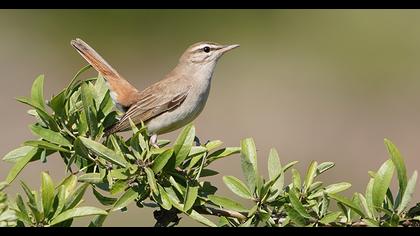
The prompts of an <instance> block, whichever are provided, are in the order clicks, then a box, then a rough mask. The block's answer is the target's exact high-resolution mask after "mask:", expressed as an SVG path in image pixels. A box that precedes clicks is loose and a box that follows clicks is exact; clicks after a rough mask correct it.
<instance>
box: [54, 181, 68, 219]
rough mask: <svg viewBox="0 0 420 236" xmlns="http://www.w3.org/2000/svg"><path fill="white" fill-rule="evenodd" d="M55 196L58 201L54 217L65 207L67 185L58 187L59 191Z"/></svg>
mask: <svg viewBox="0 0 420 236" xmlns="http://www.w3.org/2000/svg"><path fill="white" fill-rule="evenodd" d="M55 197H56V200H57V202H58V203H57V205H56V206H55V205H54V209H53V210H54V215H53V217H52V218H55V217H56V216H58V214H60V213H61V211H62V210H63V209H64V204H65V202H66V187H65V186H64V185H61V186H59V187H58V193H57V195H56V196H55Z"/></svg>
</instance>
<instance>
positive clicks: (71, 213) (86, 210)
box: [50, 206, 108, 225]
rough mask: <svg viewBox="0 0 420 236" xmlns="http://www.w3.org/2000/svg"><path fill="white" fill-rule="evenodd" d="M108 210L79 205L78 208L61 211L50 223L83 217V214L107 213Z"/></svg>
mask: <svg viewBox="0 0 420 236" xmlns="http://www.w3.org/2000/svg"><path fill="white" fill-rule="evenodd" d="M107 214H108V212H106V211H104V210H102V209H99V208H96V207H88V206H87V207H77V208H72V209H69V210H67V211H64V212H63V213H61V214H60V215H58V216H57V217H55V218H54V219H53V220H52V221H51V222H50V225H55V224H58V223H61V222H63V221H66V220H68V219H73V218H77V217H82V216H91V215H107Z"/></svg>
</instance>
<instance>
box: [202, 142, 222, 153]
mask: <svg viewBox="0 0 420 236" xmlns="http://www.w3.org/2000/svg"><path fill="white" fill-rule="evenodd" d="M222 144H223V142H222V141H220V140H213V141H210V142H208V143H206V148H207V151H211V150H213V149H215V148H217V147H219V146H220V145H222Z"/></svg>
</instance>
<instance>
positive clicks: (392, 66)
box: [0, 10, 420, 226]
mask: <svg viewBox="0 0 420 236" xmlns="http://www.w3.org/2000/svg"><path fill="white" fill-rule="evenodd" d="M419 23H420V10H0V32H1V37H0V72H1V80H0V81H1V83H2V85H1V86H0V108H1V109H2V111H3V112H2V118H1V122H0V130H1V131H2V133H3V135H2V138H1V139H2V140H1V142H0V156H3V155H4V154H6V153H7V152H9V151H10V150H12V149H14V148H16V147H18V146H19V145H21V144H22V143H23V142H24V141H25V140H28V139H32V138H34V137H33V136H32V134H31V133H30V131H29V129H28V127H27V126H28V125H29V124H31V123H33V122H34V120H33V119H32V117H30V116H29V115H28V114H27V113H26V111H27V110H28V107H26V106H24V105H22V104H20V103H18V102H16V101H15V100H14V98H15V97H18V96H28V95H29V94H30V88H31V85H32V82H33V80H34V79H35V77H36V76H37V75H39V74H45V76H46V80H45V92H44V94H45V96H46V98H50V96H51V95H53V94H56V93H58V92H59V91H60V90H61V89H62V88H64V87H65V86H66V85H67V84H68V83H69V81H70V80H71V78H72V76H73V75H74V74H75V73H76V72H77V71H78V70H79V69H80V68H81V67H82V66H84V65H86V62H85V61H84V60H83V58H81V57H80V56H79V54H78V53H77V52H76V51H75V50H74V49H73V48H72V47H71V46H70V40H71V39H73V38H76V37H80V38H82V39H83V40H85V41H86V42H88V43H89V44H90V45H91V46H92V47H94V48H95V49H96V50H97V51H98V52H99V53H100V54H101V55H102V56H103V57H104V58H105V59H106V60H107V61H108V62H109V63H110V64H111V65H113V66H114V68H116V69H117V70H118V71H119V72H120V73H121V74H122V75H123V76H124V77H126V78H127V79H128V80H129V81H130V82H131V83H132V84H133V85H135V86H136V87H137V88H139V89H142V88H145V87H146V86H148V85H150V84H152V83H153V82H156V81H158V80H160V79H162V78H163V76H164V75H165V74H166V73H167V72H169V71H170V70H171V69H172V68H173V67H174V66H175V65H176V63H177V60H178V57H179V56H180V55H181V54H182V52H183V51H184V50H185V49H186V48H187V47H188V46H189V45H190V44H192V43H195V42H198V41H203V40H209V41H215V42H220V43H226V44H229V43H232V44H233V43H238V44H240V45H241V47H240V48H239V49H236V50H234V51H232V52H230V53H228V54H226V55H225V56H224V57H223V58H222V59H221V60H220V61H219V63H218V66H217V68H216V72H215V75H214V78H213V82H212V89H211V93H210V97H209V100H208V102H207V105H206V108H205V109H204V111H203V112H202V113H201V115H200V116H199V117H198V118H197V119H196V120H195V122H194V123H195V125H196V131H197V134H198V136H199V137H200V139H201V141H202V142H205V141H207V140H213V139H220V140H222V141H223V142H224V145H226V146H238V145H239V142H240V140H241V139H243V138H246V137H253V138H254V139H255V142H256V145H257V149H258V161H259V163H258V164H259V169H260V171H261V172H262V173H263V174H264V175H265V176H266V174H267V155H268V152H269V150H270V148H271V147H274V148H276V149H277V150H278V152H279V154H280V157H281V160H282V163H288V162H290V161H293V160H298V161H299V164H298V165H297V168H298V170H300V171H301V172H305V171H306V168H307V166H308V164H309V163H310V161H311V160H317V161H318V162H322V161H333V162H335V163H336V167H335V168H333V169H332V170H330V171H328V172H327V173H326V174H324V175H323V176H322V178H321V180H322V181H325V182H326V184H331V183H334V182H338V181H347V182H350V183H352V184H353V186H352V188H351V189H350V190H347V191H346V192H345V193H346V194H347V195H349V194H351V193H352V192H355V191H358V192H364V190H365V187H366V184H367V182H368V180H369V176H368V174H367V172H368V171H369V170H377V169H378V168H379V166H380V165H381V164H382V163H383V162H384V161H385V160H386V159H387V158H388V154H387V151H386V148H385V146H384V144H383V139H384V138H389V139H390V140H392V141H393V142H394V143H395V144H396V145H397V147H398V148H399V149H400V151H401V153H402V154H403V156H404V157H405V160H406V164H407V166H408V173H409V175H410V176H411V174H412V172H413V171H414V170H416V169H417V170H420V159H419V155H420V92H419V91H420V66H419V65H420V27H418V25H419ZM89 73H90V75H95V73H94V72H93V71H90V72H89ZM85 76H86V77H87V76H88V75H85ZM178 133H179V131H175V132H173V133H171V134H168V135H163V136H161V138H169V139H172V140H174V138H175V137H176V136H177V135H178ZM54 157H58V156H51V157H50V158H49V159H48V162H47V163H45V164H42V163H40V162H36V163H33V164H31V165H29V167H28V168H26V169H24V171H23V172H22V173H21V175H20V176H19V177H18V179H23V180H24V181H26V182H27V183H28V184H29V185H30V186H31V187H32V188H39V186H40V178H41V177H40V171H43V170H48V171H49V172H50V174H51V175H52V176H53V178H54V180H55V181H57V182H58V181H59V180H60V179H61V178H63V177H64V176H65V173H64V164H63V163H62V161H61V160H60V159H59V158H54ZM10 167H11V165H10V164H8V163H5V162H1V163H0V179H5V177H6V175H7V172H8V170H9V169H10ZM213 169H216V170H218V171H220V175H218V176H216V177H212V178H209V179H210V180H211V181H214V183H215V184H216V185H217V186H218V187H219V191H220V192H219V194H221V195H229V196H233V194H232V193H230V192H229V190H228V189H227V188H226V187H225V186H224V184H223V182H222V176H223V175H235V176H237V177H240V178H241V179H243V176H242V173H241V168H240V158H239V156H238V155H236V156H233V157H231V158H227V159H224V160H223V161H219V162H216V163H215V164H214V166H213ZM394 178H396V176H395V175H394ZM395 182H396V179H394V183H395ZM18 185H19V184H18V181H16V182H14V184H13V185H12V186H11V187H10V188H8V192H9V193H10V194H11V195H12V196H14V195H15V193H17V192H21V189H20V187H19V186H18ZM395 186H396V185H394V187H395ZM85 199H86V202H87V203H88V204H91V205H95V204H96V205H97V203H96V200H95V199H93V198H92V194H91V193H90V192H89V191H88V195H86V197H85ZM414 199H416V200H417V202H418V201H419V199H420V187H419V186H418V187H417V191H416V193H415V196H414ZM238 200H239V199H238ZM412 205H414V202H412ZM152 211H153V210H152V209H144V208H143V209H140V208H137V207H136V206H135V204H131V205H130V206H129V207H128V211H127V212H123V213H120V212H117V213H114V214H111V215H110V217H108V219H107V220H106V221H105V225H106V226H153V223H154V220H153V215H152ZM88 222H89V219H87V218H84V219H80V220H77V221H76V222H75V225H79V226H84V225H87V224H88ZM180 225H182V226H199V225H200V224H197V223H195V222H194V221H193V220H191V219H188V217H187V216H183V219H182V220H181V223H180Z"/></svg>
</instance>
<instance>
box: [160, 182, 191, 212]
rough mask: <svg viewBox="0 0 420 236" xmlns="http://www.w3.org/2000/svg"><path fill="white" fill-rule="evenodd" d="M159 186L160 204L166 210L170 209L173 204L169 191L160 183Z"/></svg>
mask: <svg viewBox="0 0 420 236" xmlns="http://www.w3.org/2000/svg"><path fill="white" fill-rule="evenodd" d="M157 186H158V189H159V197H158V203H159V205H160V206H161V207H162V208H163V209H165V210H170V209H171V208H172V204H171V199H170V198H169V196H168V193H166V191H165V189H164V188H163V187H162V186H161V185H160V184H157ZM187 198H188V196H187ZM184 208H185V206H184Z"/></svg>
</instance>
